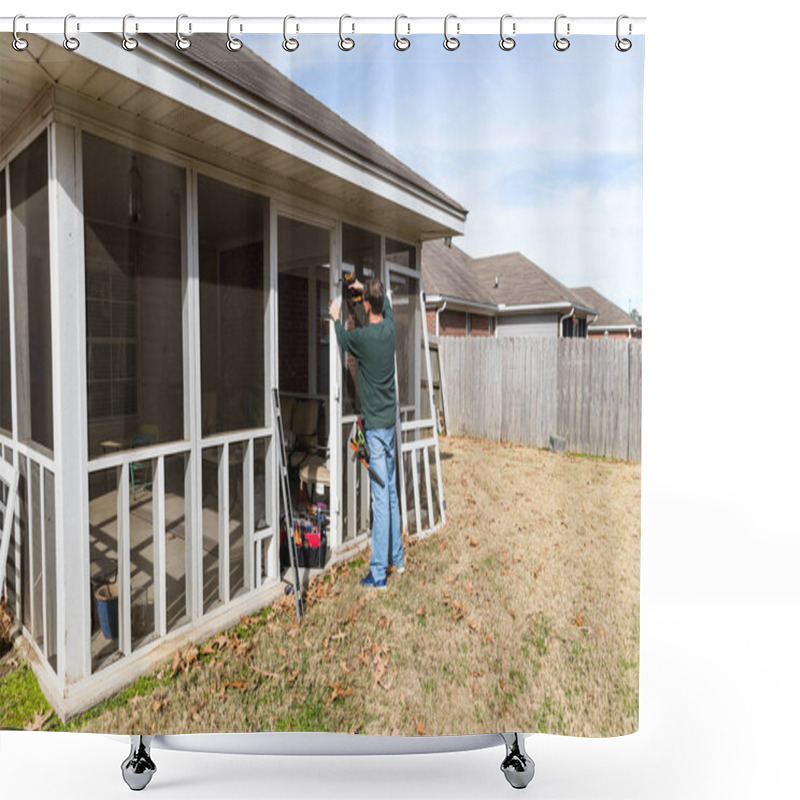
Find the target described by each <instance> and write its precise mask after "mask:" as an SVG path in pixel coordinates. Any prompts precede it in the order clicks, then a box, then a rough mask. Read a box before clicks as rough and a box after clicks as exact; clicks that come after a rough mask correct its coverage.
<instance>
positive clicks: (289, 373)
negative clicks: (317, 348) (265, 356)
mask: <svg viewBox="0 0 800 800" xmlns="http://www.w3.org/2000/svg"><path fill="white" fill-rule="evenodd" d="M308 350H309V342H308V279H307V278H304V277H303V276H301V275H286V274H279V275H278V352H279V358H280V361H279V376H280V388H281V391H282V392H299V393H301V394H308Z"/></svg>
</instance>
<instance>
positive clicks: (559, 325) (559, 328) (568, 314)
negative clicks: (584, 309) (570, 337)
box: [558, 306, 575, 339]
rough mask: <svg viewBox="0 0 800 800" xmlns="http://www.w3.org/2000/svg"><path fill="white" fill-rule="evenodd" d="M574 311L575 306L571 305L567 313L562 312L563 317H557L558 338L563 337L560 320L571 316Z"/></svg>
mask: <svg viewBox="0 0 800 800" xmlns="http://www.w3.org/2000/svg"><path fill="white" fill-rule="evenodd" d="M574 313H575V306H572V308H571V309H570V310H569V313H567V314H564V316H563V317H559V318H558V338H559V339H563V338H564V335H563V334H562V333H561V323H562V322H563V321H564V320H565V319H566V318H567V317H571V316H572V315H573V314H574Z"/></svg>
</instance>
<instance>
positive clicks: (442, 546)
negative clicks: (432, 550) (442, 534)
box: [439, 539, 447, 550]
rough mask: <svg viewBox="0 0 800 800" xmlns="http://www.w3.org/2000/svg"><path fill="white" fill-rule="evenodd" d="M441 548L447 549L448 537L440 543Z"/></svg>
mask: <svg viewBox="0 0 800 800" xmlns="http://www.w3.org/2000/svg"><path fill="white" fill-rule="evenodd" d="M439 549H440V550H447V539H445V540H444V541H443V542H442V543H441V544H440V545H439Z"/></svg>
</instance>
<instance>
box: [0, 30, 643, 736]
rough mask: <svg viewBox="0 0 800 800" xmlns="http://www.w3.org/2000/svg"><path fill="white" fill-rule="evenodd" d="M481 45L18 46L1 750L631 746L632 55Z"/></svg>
mask: <svg viewBox="0 0 800 800" xmlns="http://www.w3.org/2000/svg"><path fill="white" fill-rule="evenodd" d="M457 24H458V21H457V20H456V19H452V20H449V22H448V23H445V25H446V27H445V28H444V33H445V35H444V36H433V35H428V34H426V35H418V36H414V35H413V32H412V33H411V35H409V32H408V30H407V28H406V27H405V26H404V25H403V22H402V20H398V27H397V34H396V35H395V36H391V35H378V34H359V33H358V32H355V33H354V32H353V31H352V29H351V27H349V26H348V23H347V20H343V21H342V23H341V34H340V35H339V36H338V37H337V36H336V35H335V34H333V35H320V36H316V35H315V36H303V35H302V34H300V35H298V34H297V31H296V28H294V27H293V22H292V20H287V21H286V23H285V25H286V27H285V34H284V35H283V36H280V35H274V34H270V35H259V34H250V35H248V34H243V33H241V32H240V31H238V29H237V28H236V26H235V25H234V26H233V28H231V29H230V30H231V31H232V33H231V34H230V35H227V36H226V35H225V34H204V33H192V34H189V32H188V30H185V31H183V32H181V29H180V22H179V23H178V31H177V36H176V35H175V34H152V35H150V34H146V35H145V34H141V35H138V36H136V37H135V38H134V33H133V28H131V29H130V30H129V31H128V33H127V34H126V36H128V37H129V38H127V39H126V41H127V45H125V46H123V47H120V37H119V35H110V34H89V33H86V34H80V35H79V46H77V47H75V46H70V39H71V35H69V34H67V35H66V40H67V46H64V44H63V43H62V41H61V39H62V38H64V37H60V36H54V35H44V34H38V35H37V34H26V41H27V46H26V47H20V46H14V37H12V35H11V34H6V33H4V34H2V35H0V67H2V73H3V78H4V83H3V88H2V91H0V123H1V124H2V146H0V214H1V215H2V218H1V219H0V460H2V462H3V466H4V470H3V471H2V473H0V476H2V480H0V531H1V532H2V536H3V540H2V544H3V548H2V549H0V555H2V556H3V560H2V564H0V582H2V583H3V589H4V591H3V602H2V606H0V727H4V728H24V729H38V730H59V729H64V728H65V727H66V725H68V724H69V725H70V726H71V729H77V730H82V731H103V732H110V733H131V734H144V733H159V734H165V733H200V732H228V731H330V732H343V733H364V734H385V735H395V736H401V735H402V736H425V735H443V734H467V733H487V732H497V731H512V730H519V731H539V732H545V733H556V734H568V735H576V736H614V735H621V734H627V733H631V732H633V731H635V730H636V729H637V727H638V663H639V657H638V652H639V545H640V535H641V529H640V460H641V359H642V342H641V340H642V315H641V308H642V306H641V302H642V301H641V297H642V288H641V185H642V151H641V143H642V81H643V56H644V41H643V37H641V36H632V37H630V39H623V40H620V38H619V37H617V36H615V35H614V32H613V27H612V29H611V30H610V31H609V32H608V33H607V35H594V36H580V37H579V36H573V37H572V40H570V39H569V38H568V33H567V30H566V27H562V28H559V22H558V20H556V28H555V30H556V35H555V37H554V36H553V35H549V36H548V35H544V34H537V35H531V36H527V37H525V38H524V39H522V38H519V39H518V40H516V41H515V40H514V39H513V38H511V34H512V22H511V21H509V22H508V24H507V26H506V28H505V29H504V31H505V33H504V35H503V36H502V37H498V36H497V35H494V36H490V35H474V36H469V37H467V36H463V37H462V38H461V39H459V32H458V28H457ZM623 30H625V29H624V28H623ZM72 33H73V34H75V38H74V40H73V41H78V38H77V37H78V35H77V34H76V32H75V31H72ZM133 41H135V42H136V44H132V42H133ZM628 41H632V42H633V44H632V46H627V45H626V44H625V42H628ZM187 43H188V44H187ZM176 44H177V46H176ZM443 44H444V46H443ZM337 45H338V46H337ZM498 45H500V46H498ZM373 280H376V281H379V282H380V286H381V287H382V292H383V295H380V296H385V297H386V298H387V301H386V305H385V306H383V305H381V308H380V311H381V312H382V317H383V319H382V321H381V320H378V319H374V318H373V319H372V320H370V311H369V309H366V306H365V304H364V302H363V300H361V299H360V298H359V297H358V296H357V295H358V292H357V291H354V287H355V288H356V289H357V288H358V286H359V285H360V284H361V285H363V286H364V287H365V289H364V291H366V287H367V285H371V283H370V282H371V281H373ZM354 281H355V284H354ZM362 293H363V292H362ZM337 300H341V312H340V317H341V319H340V322H341V326H342V329H343V330H345V331H347V332H349V333H351V334H355V335H358V336H363V335H364V330H363V329H366V330H368V329H369V327H370V326H371V325H382V326H388V325H389V324H391V326H392V327H393V329H394V335H393V337H392V344H393V347H394V357H393V362H394V363H393V364H390V366H391V367H393V376H391V377H390V378H389V380H390V383H389V385H390V386H391V394H392V404H391V408H390V413H391V417H392V420H393V422H392V424H391V425H390V429H391V431H392V435H393V436H394V437H395V445H394V450H393V454H394V460H395V462H396V479H395V481H394V482H393V485H394V489H395V491H396V495H397V507H398V516H399V520H400V523H399V524H400V530H399V531H398V530H396V531H394V533H393V534H392V535H399V536H401V537H402V539H401V541H402V556H401V558H402V560H398V554H399V551H398V550H397V549H396V548H395V549H394V550H393V551H391V550H390V551H388V553H389V554H391V555H389V554H387V552H386V548H385V547H383V546H378V547H376V546H375V545H376V542H378V543H380V541H381V540H380V537H381V536H384V537H385V536H389V535H390V534H389V533H388V532H386V531H385V530H384V529H383V528H381V525H382V524H384V523H383V522H382V520H383V519H384V517H383V516H382V515H376V514H375V513H373V509H374V508H375V505H374V503H375V502H376V500H377V498H378V495H379V494H380V492H381V491H382V489H380V488H379V487H378V485H377V484H376V483H375V480H374V478H371V476H370V473H369V471H368V468H367V465H366V462H367V461H368V460H369V457H370V456H371V457H372V459H373V463H372V466H373V467H374V466H375V463H376V461H377V460H378V458H379V456H378V455H376V454H375V453H374V452H373V453H372V454H367V453H366V452H365V451H364V450H363V449H362V450H359V444H360V440H359V435H360V426H364V425H366V427H367V433H369V432H370V417H369V414H370V408H371V407H370V405H369V400H368V399H367V396H366V394H367V393H368V392H369V391H370V389H369V388H365V384H364V381H365V378H364V373H363V372H362V369H361V367H362V365H361V364H360V363H359V358H358V357H357V355H355V354H354V353H353V352H348V351H347V350H344V349H342V347H341V346H340V343H339V339H338V338H337V334H336V332H335V330H334V323H333V321H332V320H331V318H330V310H329V304H330V302H331V301H337ZM374 311H376V309H373V312H374ZM378 316H380V314H379V315H378ZM362 360H363V357H362ZM273 390H277V393H273ZM274 398H277V401H276V400H275V399H274ZM368 440H370V441H372V439H371V438H370V437H368ZM356 456H360V457H356ZM284 458H285V460H286V462H285V469H284V466H283V464H284ZM6 465H7V467H6ZM389 474H390V473H388V472H384V473H383V477H384V478H387V477H388V475H389ZM284 481H285V486H286V492H285V496H286V497H287V498H288V502H287V500H284V499H282V497H283V496H284V492H283V491H282V488H283V485H284ZM287 507H290V508H291V511H292V517H293V519H291V521H290V520H289V518H288V515H287V514H286V510H287ZM387 524H388V523H387ZM381 553H383V555H381ZM392 556H393V560H392ZM381 559H382V566H381V565H380V564H379V566H378V571H380V576H379V577H382V576H383V575H384V574H385V585H383V586H379V587H374V586H365V585H363V579H365V578H366V577H367V576H368V575H372V576H373V577H374V576H375V575H376V563H378V562H380V561H381ZM401 567H402V569H401ZM378 583H380V581H378ZM14 644H17V645H18V647H14Z"/></svg>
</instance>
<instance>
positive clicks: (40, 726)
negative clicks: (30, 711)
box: [25, 709, 53, 731]
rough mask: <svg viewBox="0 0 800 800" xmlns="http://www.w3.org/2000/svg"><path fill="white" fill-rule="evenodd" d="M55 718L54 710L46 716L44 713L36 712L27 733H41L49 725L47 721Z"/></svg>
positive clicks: (27, 727)
mask: <svg viewBox="0 0 800 800" xmlns="http://www.w3.org/2000/svg"><path fill="white" fill-rule="evenodd" d="M52 716H53V711H52V709H51V710H50V711H48V712H47V713H46V714H45V713H44V712H41V713H40V712H38V711H37V712H36V713H35V714H34V715H33V721H32V722H31V723H29V724H28V725H27V726H26V727H25V730H26V731H41V730H44V726H45V724H46V723H47V720H49V719H50V717H52Z"/></svg>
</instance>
